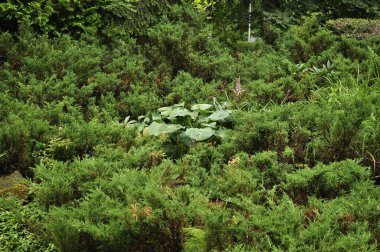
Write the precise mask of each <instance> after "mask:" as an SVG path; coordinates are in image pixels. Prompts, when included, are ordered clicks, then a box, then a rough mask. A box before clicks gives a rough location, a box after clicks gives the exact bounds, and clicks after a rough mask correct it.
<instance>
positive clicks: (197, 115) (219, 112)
mask: <svg viewBox="0 0 380 252" xmlns="http://www.w3.org/2000/svg"><path fill="white" fill-rule="evenodd" d="M228 106H229V105H228V103H223V104H220V103H219V102H218V101H216V99H214V102H213V104H194V105H192V106H191V107H190V109H188V108H186V107H185V103H179V104H175V105H172V106H169V107H162V108H160V109H158V110H157V111H156V112H153V113H149V114H148V115H146V116H140V117H139V118H138V120H137V121H136V120H130V117H127V118H126V119H125V123H126V124H127V125H133V126H136V127H138V130H139V131H140V132H142V134H143V135H144V136H156V137H158V136H160V137H163V138H164V139H168V140H169V141H166V142H168V143H170V145H171V147H172V144H174V145H176V146H177V147H179V150H184V149H186V148H187V147H190V146H192V145H194V144H195V143H197V142H203V141H209V142H215V141H217V140H219V139H221V138H223V137H224V136H225V135H226V130H227V128H228V124H229V118H230V114H231V112H232V111H231V110H229V109H227V108H228ZM178 145H179V146H178ZM170 149H171V148H170Z"/></svg>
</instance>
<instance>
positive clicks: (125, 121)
mask: <svg viewBox="0 0 380 252" xmlns="http://www.w3.org/2000/svg"><path fill="white" fill-rule="evenodd" d="M129 119H131V117H130V116H127V117H126V118H125V119H124V124H127V123H128V122H129Z"/></svg>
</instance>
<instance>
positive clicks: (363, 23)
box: [327, 18, 380, 39]
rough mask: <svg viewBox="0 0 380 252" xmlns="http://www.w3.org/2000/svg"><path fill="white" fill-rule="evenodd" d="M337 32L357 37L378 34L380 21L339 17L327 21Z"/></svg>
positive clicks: (361, 37) (379, 32)
mask: <svg viewBox="0 0 380 252" xmlns="http://www.w3.org/2000/svg"><path fill="white" fill-rule="evenodd" d="M327 24H328V25H329V26H331V27H332V28H333V29H335V30H336V31H337V32H339V33H341V34H344V35H346V36H348V37H354V38H358V39H363V38H367V37H369V36H374V35H380V21H379V20H370V19H353V18H340V19H335V20H330V21H328V22H327Z"/></svg>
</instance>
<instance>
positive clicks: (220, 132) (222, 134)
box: [215, 129, 227, 138]
mask: <svg viewBox="0 0 380 252" xmlns="http://www.w3.org/2000/svg"><path fill="white" fill-rule="evenodd" d="M215 136H218V137H220V138H225V137H226V136H227V130H225V129H219V130H217V131H216V133H215Z"/></svg>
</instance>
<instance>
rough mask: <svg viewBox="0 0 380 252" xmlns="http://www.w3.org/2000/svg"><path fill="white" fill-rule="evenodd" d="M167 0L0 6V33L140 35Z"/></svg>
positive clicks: (38, 2)
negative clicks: (24, 28)
mask: <svg viewBox="0 0 380 252" xmlns="http://www.w3.org/2000/svg"><path fill="white" fill-rule="evenodd" d="M167 7H168V1H166V0H160V1H154V2H152V1H136V0H123V1H113V0H99V1H91V2H88V1H87V2H86V1H63V0H60V1H51V0H34V1H28V2H24V1H18V0H17V1H13V0H7V1H5V2H4V3H1V4H0V13H1V15H0V21H1V23H2V24H3V25H2V27H1V30H3V31H11V32H15V31H17V29H18V28H19V26H20V25H27V26H30V27H32V28H33V29H34V30H35V31H37V32H43V33H50V34H54V35H56V34H59V33H61V32H63V33H69V34H72V35H74V36H76V37H78V36H80V35H81V34H82V33H93V34H98V35H100V36H101V37H103V38H105V39H109V38H113V37H115V36H116V37H117V36H126V35H128V34H131V33H143V32H144V29H146V28H147V27H149V25H151V24H152V23H153V22H155V21H157V18H158V16H159V15H160V14H161V13H163V12H165V10H166V9H167Z"/></svg>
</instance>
